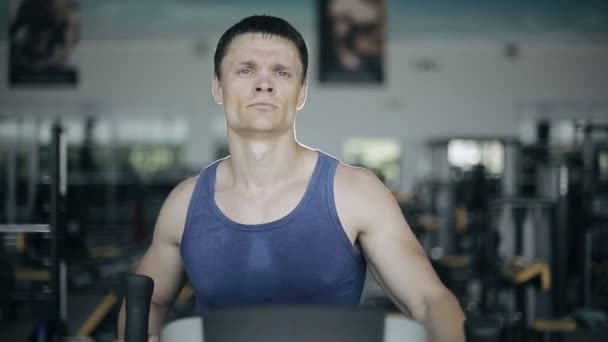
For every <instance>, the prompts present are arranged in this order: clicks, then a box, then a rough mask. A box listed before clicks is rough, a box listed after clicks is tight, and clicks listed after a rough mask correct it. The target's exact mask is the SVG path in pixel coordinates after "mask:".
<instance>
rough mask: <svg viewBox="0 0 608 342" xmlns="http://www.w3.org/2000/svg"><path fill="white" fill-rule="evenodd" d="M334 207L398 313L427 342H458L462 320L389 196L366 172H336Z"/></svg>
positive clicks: (454, 303)
mask: <svg viewBox="0 0 608 342" xmlns="http://www.w3.org/2000/svg"><path fill="white" fill-rule="evenodd" d="M335 185H336V205H337V208H338V212H339V215H340V218H341V219H342V218H344V220H343V224H347V225H350V226H351V227H355V229H356V230H357V232H358V235H357V239H358V241H359V243H360V244H361V247H362V249H363V251H364V253H365V255H366V258H367V260H368V262H369V265H370V268H371V269H372V273H373V274H374V276H375V277H376V279H377V280H378V282H379V283H380V284H381V285H382V286H383V288H384V289H385V291H386V292H387V295H388V296H389V297H390V298H391V299H392V300H393V301H394V302H395V305H397V306H398V307H399V308H400V309H401V311H402V312H403V313H404V314H406V315H408V316H411V317H412V318H413V319H415V320H416V321H418V322H420V323H422V324H423V325H424V326H425V327H426V329H427V331H428V333H429V337H430V341H432V342H439V341H441V342H443V341H450V342H452V341H455V342H458V341H463V342H464V315H463V312H462V310H461V308H460V305H459V303H458V301H457V300H456V298H455V297H454V296H453V295H452V293H451V292H450V291H449V290H448V289H447V288H446V287H445V286H444V285H443V284H442V283H441V281H440V280H439V278H438V276H437V274H436V273H435V271H434V269H433V268H432V266H431V264H430V262H429V260H428V258H427V256H426V253H425V252H424V250H423V249H422V247H421V246H420V244H419V243H418V240H417V239H416V237H415V235H414V234H413V233H412V231H411V229H410V227H409V226H408V224H407V222H406V221H405V218H404V217H403V214H402V212H401V209H400V208H399V206H398V204H397V202H396V201H395V199H394V197H393V196H392V195H391V193H390V192H389V191H388V189H386V187H384V185H383V184H382V183H381V182H380V181H379V180H378V179H376V178H375V176H373V175H372V174H371V173H369V172H368V171H365V170H362V169H357V168H350V167H347V166H340V167H339V168H338V172H337V174H336V181H335Z"/></svg>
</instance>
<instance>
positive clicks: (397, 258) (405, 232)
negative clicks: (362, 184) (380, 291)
mask: <svg viewBox="0 0 608 342" xmlns="http://www.w3.org/2000/svg"><path fill="white" fill-rule="evenodd" d="M367 190H368V191H367V193H368V196H369V198H366V199H365V202H367V206H368V210H366V211H365V214H364V215H365V217H364V218H362V220H363V223H362V224H363V227H362V232H361V234H360V236H359V239H360V243H361V246H362V248H363V250H364V252H365V254H366V258H367V260H368V262H369V263H370V264H371V265H370V266H371V268H373V270H374V273H375V276H376V277H379V278H380V279H378V281H379V282H380V283H381V284H383V286H384V289H385V290H386V291H387V292H388V295H389V296H390V297H391V298H392V299H393V300H395V301H397V302H398V303H397V304H398V305H399V306H402V307H403V306H404V307H406V308H407V311H409V312H411V314H412V315H413V316H414V317H415V318H419V317H420V316H421V315H423V314H424V313H423V311H424V309H425V300H426V299H427V298H429V297H431V296H433V294H434V293H439V292H441V291H443V290H444V287H443V284H442V283H441V281H440V280H439V278H438V277H437V274H436V273H435V271H434V269H433V267H432V266H431V263H430V261H429V259H428V257H427V255H426V253H425V251H424V249H423V248H422V247H421V246H420V244H419V242H418V240H417V239H416V236H415V235H414V234H413V232H412V230H411V228H410V227H409V225H408V224H407V222H406V220H405V218H404V217H403V214H402V212H401V209H400V208H399V206H398V204H397V202H396V201H395V199H394V198H393V197H392V195H391V194H390V193H389V192H387V191H385V190H384V189H381V188H379V187H378V186H377V185H371V189H367Z"/></svg>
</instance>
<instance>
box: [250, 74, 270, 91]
mask: <svg viewBox="0 0 608 342" xmlns="http://www.w3.org/2000/svg"><path fill="white" fill-rule="evenodd" d="M254 90H255V92H256V93H263V92H268V93H274V86H273V84H272V82H271V81H270V80H269V79H268V78H267V77H262V78H260V80H259V81H258V83H257V84H256V85H255V88H254Z"/></svg>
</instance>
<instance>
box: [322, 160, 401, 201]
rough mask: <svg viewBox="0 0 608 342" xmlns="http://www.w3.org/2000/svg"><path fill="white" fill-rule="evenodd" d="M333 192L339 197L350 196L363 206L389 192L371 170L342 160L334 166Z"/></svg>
mask: <svg viewBox="0 0 608 342" xmlns="http://www.w3.org/2000/svg"><path fill="white" fill-rule="evenodd" d="M334 192H335V193H336V195H338V196H339V197H342V198H350V199H352V200H353V201H356V202H357V203H358V204H360V205H364V206H368V205H372V206H373V203H374V200H375V199H377V198H378V197H382V196H385V195H386V194H388V193H390V192H389V191H388V189H387V188H386V187H385V186H384V184H383V183H382V182H381V181H380V180H379V179H378V177H376V175H374V174H373V173H372V172H371V171H369V170H367V169H365V168H363V167H359V166H353V165H348V164H346V163H343V162H340V163H339V164H338V166H337V168H336V176H335V179H334Z"/></svg>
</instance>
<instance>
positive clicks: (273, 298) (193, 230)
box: [180, 151, 366, 315]
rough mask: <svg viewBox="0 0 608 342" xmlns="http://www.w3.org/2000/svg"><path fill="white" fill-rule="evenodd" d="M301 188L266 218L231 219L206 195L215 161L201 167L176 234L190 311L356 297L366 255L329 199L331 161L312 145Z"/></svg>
mask: <svg viewBox="0 0 608 342" xmlns="http://www.w3.org/2000/svg"><path fill="white" fill-rule="evenodd" d="M318 155H319V157H318V161H317V164H316V166H315V169H314V171H313V174H312V177H311V179H310V181H309V183H308V186H307V189H306V192H305V193H304V196H303V197H302V199H301V200H300V202H299V203H298V205H297V206H296V208H295V209H294V210H293V211H291V212H290V213H289V214H287V215H286V216H284V217H282V218H280V219H278V220H276V221H273V222H269V223H264V224H255V225H245V224H240V223H237V222H234V221H232V220H231V219H230V218H228V217H227V216H226V215H224V213H223V212H222V211H221V210H220V208H219V207H218V206H217V204H216V202H215V198H214V192H215V176H216V170H217V166H218V164H219V161H216V162H214V163H212V164H210V165H209V166H207V167H206V168H204V169H203V170H202V171H201V174H200V177H199V179H198V181H197V183H196V186H195V188H194V192H193V194H192V198H191V200H190V204H189V208H188V214H187V217H186V225H185V228H184V232H183V236H182V241H181V246H180V249H181V256H182V259H183V264H184V268H185V271H186V274H187V275H188V278H189V280H190V283H191V284H192V287H193V288H194V290H195V292H196V305H197V311H198V313H199V314H200V315H202V314H204V313H205V311H206V310H207V309H209V308H223V307H230V306H250V305H274V304H277V305H283V304H285V305H287V304H290V305H298V304H307V305H308V304H327V305H355V306H356V305H358V304H359V301H360V297H361V292H362V289H363V283H364V281H365V272H366V262H365V259H364V258H363V255H362V254H361V252H360V251H359V249H358V248H356V247H353V246H352V244H351V242H350V240H349V239H348V236H347V235H346V233H345V231H344V229H343V228H342V225H341V224H340V220H339V219H338V214H337V211H336V207H335V202H334V192H333V184H334V182H333V180H334V175H335V172H336V167H337V165H338V163H339V161H338V160H337V159H335V158H333V157H331V156H329V155H327V154H325V153H323V152H321V151H318Z"/></svg>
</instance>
